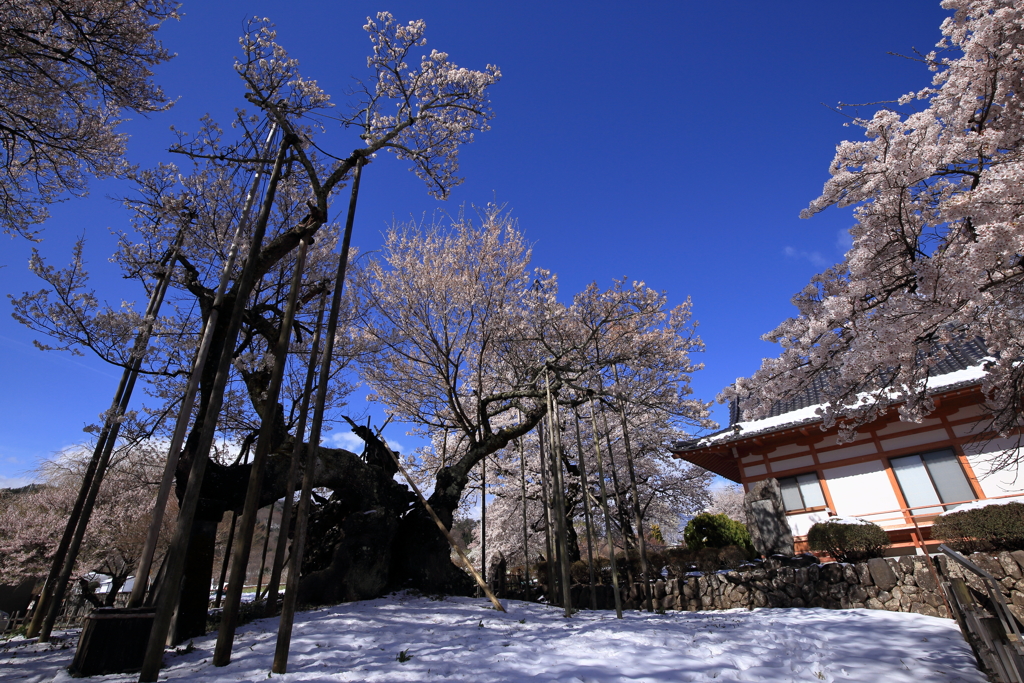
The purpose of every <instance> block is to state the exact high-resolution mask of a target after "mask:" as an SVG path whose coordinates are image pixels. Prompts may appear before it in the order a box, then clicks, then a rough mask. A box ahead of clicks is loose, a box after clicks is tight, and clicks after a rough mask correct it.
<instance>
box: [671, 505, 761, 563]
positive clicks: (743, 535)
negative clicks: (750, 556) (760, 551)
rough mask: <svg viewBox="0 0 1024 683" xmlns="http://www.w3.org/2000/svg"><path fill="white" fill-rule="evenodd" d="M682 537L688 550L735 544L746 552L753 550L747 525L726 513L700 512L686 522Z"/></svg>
mask: <svg viewBox="0 0 1024 683" xmlns="http://www.w3.org/2000/svg"><path fill="white" fill-rule="evenodd" d="M683 539H684V540H685V541H686V547H687V548H689V549H690V550H702V549H704V548H725V547H726V546H730V545H735V546H739V547H740V548H743V549H744V550H746V551H747V552H748V553H753V552H754V546H753V544H752V543H751V542H750V532H748V531H747V527H745V526H744V525H743V524H741V523H740V522H737V521H736V520H733V519H729V517H728V516H726V515H713V514H711V513H710V512H702V513H701V514H699V515H697V516H696V517H694V518H693V519H691V520H690V521H689V522H687V523H686V528H685V529H684V530H683Z"/></svg>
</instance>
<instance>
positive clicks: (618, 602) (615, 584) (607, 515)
mask: <svg viewBox="0 0 1024 683" xmlns="http://www.w3.org/2000/svg"><path fill="white" fill-rule="evenodd" d="M590 421H591V423H592V424H593V430H594V453H595V454H596V455H597V477H598V479H597V480H598V481H599V482H600V484H601V509H602V510H603V511H604V528H605V534H606V535H607V537H608V563H609V566H610V568H611V571H612V592H613V593H614V594H615V616H616V617H617V618H619V619H621V618H622V595H621V594H620V591H619V569H618V567H617V566H616V564H615V544H614V543H612V515H611V512H609V510H608V492H607V490H606V489H605V482H604V463H603V462H602V460H601V439H600V436H599V434H598V431H597V415H596V413H595V412H594V397H593V396H591V397H590Z"/></svg>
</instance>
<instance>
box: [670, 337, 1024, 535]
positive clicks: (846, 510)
mask: <svg viewBox="0 0 1024 683" xmlns="http://www.w3.org/2000/svg"><path fill="white" fill-rule="evenodd" d="M984 357H985V356H984V348H983V347H982V346H981V345H980V344H977V343H972V344H968V345H967V346H965V347H961V348H959V349H957V350H956V351H955V352H952V353H950V355H949V356H948V357H947V358H945V359H943V361H942V362H941V363H940V364H939V365H938V366H937V367H936V369H935V370H934V371H933V372H932V376H931V377H930V378H929V385H930V386H931V387H932V388H933V391H934V394H933V396H934V400H935V404H936V406H937V407H936V410H935V411H934V412H932V413H931V414H930V415H928V417H927V418H925V419H924V420H923V421H921V422H920V423H913V422H902V421H900V419H899V416H898V415H897V411H896V410H895V409H891V410H889V412H888V414H886V415H885V416H883V417H881V418H879V419H877V420H875V421H874V422H871V423H869V424H865V425H863V426H861V427H860V428H858V429H857V432H856V438H855V440H854V441H852V442H847V443H842V444H840V443H838V441H837V433H838V427H835V426H833V427H832V428H830V429H826V430H822V429H821V425H822V419H821V417H820V415H819V413H818V410H819V408H820V407H821V399H820V395H819V391H818V389H819V387H811V388H810V389H808V390H807V391H805V392H803V394H801V395H800V396H798V397H796V398H795V399H793V400H790V401H787V402H785V403H782V404H780V405H776V406H774V408H773V410H772V411H771V414H770V415H768V416H767V417H765V418H763V419H759V420H751V421H742V420H741V419H740V417H741V416H740V414H739V412H740V411H739V409H738V408H737V407H736V406H735V405H733V406H732V410H731V411H730V412H731V416H730V417H731V419H730V425H729V427H728V428H726V429H723V430H721V431H719V432H716V433H714V434H711V435H708V436H705V437H703V438H699V439H695V440H691V441H685V442H679V443H676V444H674V445H673V447H672V451H673V455H674V456H675V457H677V458H681V459H683V460H687V461H689V462H691V463H693V464H695V465H699V466H700V467H704V468H706V469H708V470H711V471H712V472H714V473H716V474H718V475H721V476H722V477H724V478H726V479H729V480H731V481H734V482H737V483H739V484H742V485H743V488H744V490H745V491H746V490H749V489H750V487H751V485H753V484H754V483H755V482H758V481H760V480H762V479H767V478H769V477H775V478H776V479H778V481H779V484H780V485H781V487H782V494H783V503H784V505H785V508H786V514H787V517H788V519H789V523H790V526H791V527H792V530H793V536H794V539H795V540H796V548H797V551H802V550H806V549H807V541H806V537H807V530H808V529H809V528H810V526H811V525H812V524H814V522H816V521H821V520H824V519H827V518H828V517H829V516H830V515H831V514H836V515H839V516H841V517H859V518H863V519H866V520H868V521H872V522H875V523H876V524H879V525H880V526H882V527H883V528H884V529H886V530H887V531H888V533H889V536H890V539H891V540H892V541H893V547H892V549H891V550H890V554H894V555H901V554H908V553H914V552H918V553H920V552H923V551H924V550H925V548H927V550H928V551H929V552H932V551H934V549H935V546H937V545H938V542H937V541H936V542H934V543H933V542H932V541H931V539H930V535H929V531H930V529H931V525H932V522H933V521H934V519H935V517H936V516H937V515H938V514H939V513H941V512H942V511H943V510H949V509H953V508H955V507H957V506H959V505H962V504H964V503H970V502H974V501H977V500H984V499H989V498H1007V497H1011V496H1012V497H1016V496H1024V476H1021V477H1018V476H1017V472H1016V470H1015V468H1012V467H1011V468H1009V469H1008V470H1002V471H994V470H993V467H992V465H993V460H994V458H995V456H998V455H1000V454H1002V453H1004V452H1006V450H1007V449H1008V448H1012V447H1015V446H1016V445H1017V438H1016V437H1015V436H1014V437H1011V438H1009V439H1000V438H997V437H996V436H995V435H993V434H987V433H985V432H984V428H985V426H986V425H987V421H986V420H985V419H984V414H983V410H982V406H981V404H982V400H983V396H982V392H981V381H982V378H983V377H984ZM1022 455H1024V454H1022ZM1022 474H1024V473H1022ZM1021 501H1022V502H1024V498H1022V499H1021Z"/></svg>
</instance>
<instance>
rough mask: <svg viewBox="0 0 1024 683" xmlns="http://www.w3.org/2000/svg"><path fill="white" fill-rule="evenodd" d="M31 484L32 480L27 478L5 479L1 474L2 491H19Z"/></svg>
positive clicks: (0, 486)
mask: <svg viewBox="0 0 1024 683" xmlns="http://www.w3.org/2000/svg"><path fill="white" fill-rule="evenodd" d="M31 483H32V480H31V479H29V478H27V477H5V476H4V475H2V474H0V489H17V488H21V487H22V486H28V485H29V484H31Z"/></svg>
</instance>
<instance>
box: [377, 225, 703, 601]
mask: <svg viewBox="0 0 1024 683" xmlns="http://www.w3.org/2000/svg"><path fill="white" fill-rule="evenodd" d="M529 260H530V250H529V247H528V245H527V244H526V242H525V240H524V238H523V236H522V234H521V233H520V231H519V230H518V228H517V225H516V222H515V221H514V220H513V219H512V218H511V216H510V215H509V214H508V213H506V212H504V211H503V209H502V207H499V206H495V205H489V206H487V207H485V208H484V209H482V210H481V212H480V216H479V219H478V220H473V218H472V217H470V216H469V215H467V213H466V212H465V211H463V212H460V213H459V214H458V215H456V216H455V217H453V218H452V220H451V224H450V225H448V226H445V225H443V224H440V223H434V224H431V225H418V224H410V225H402V226H395V227H394V228H393V229H392V230H390V231H389V232H388V234H387V235H386V240H385V245H384V248H383V249H382V251H381V254H380V256H379V257H377V258H371V259H370V260H369V261H368V263H366V264H365V266H364V268H363V270H362V272H361V273H360V275H359V277H358V279H357V282H358V286H359V293H360V298H361V300H362V302H363V303H362V306H361V309H362V310H363V311H364V314H363V316H362V317H361V318H360V320H359V325H358V327H357V334H359V335H360V336H362V337H363V338H364V340H365V342H366V343H367V344H368V346H369V348H370V352H369V353H367V354H366V356H365V358H364V359H363V360H362V362H361V363H360V372H361V374H362V376H363V378H364V380H365V381H366V382H367V384H368V385H369V386H370V387H371V388H372V389H373V390H374V392H375V394H374V398H375V399H376V400H379V401H380V402H381V403H383V404H384V405H385V406H386V407H387V410H388V411H389V412H390V413H391V414H393V415H394V416H395V417H396V418H398V419H401V420H404V421H407V422H410V423H412V424H414V425H416V426H417V427H418V429H419V430H421V432H422V433H423V434H424V435H426V436H428V437H430V438H432V439H433V440H434V441H435V446H434V447H433V448H432V449H431V450H430V451H429V452H428V453H426V454H425V456H426V457H424V458H423V459H422V460H421V461H419V463H417V466H418V467H419V469H420V472H421V476H423V477H424V478H425V479H427V480H428V481H429V483H430V484H432V489H433V493H432V494H431V496H430V498H429V503H430V505H431V506H432V507H433V508H434V509H435V510H436V511H437V512H438V515H439V516H440V517H441V518H442V520H444V521H445V523H446V525H448V526H450V525H451V523H452V519H453V516H454V513H455V511H456V510H457V509H458V508H459V505H460V503H461V501H462V500H463V496H464V494H465V493H466V490H467V486H469V485H470V481H471V476H472V472H473V470H474V468H475V467H476V466H477V465H479V464H480V463H481V462H482V461H483V460H484V459H485V458H490V457H491V456H493V455H494V454H497V453H499V451H502V449H506V452H507V449H508V448H509V446H510V444H511V443H512V442H513V440H515V439H518V438H520V437H522V436H524V435H526V434H527V433H529V432H531V431H532V430H533V429H534V428H535V427H536V426H537V424H538V423H539V422H540V420H541V418H542V417H544V415H545V414H546V412H547V408H546V404H545V391H546V387H545V371H546V370H547V371H548V372H550V373H552V377H553V379H552V383H551V386H552V391H553V392H554V393H555V395H556V396H557V397H558V398H557V400H558V402H559V403H560V404H562V405H567V406H571V405H579V404H582V403H583V402H585V401H586V393H585V391H584V390H583V387H585V386H587V385H588V384H593V386H594V390H595V391H601V392H604V389H602V388H601V385H600V383H599V382H597V381H596V379H594V377H595V373H599V372H601V371H607V373H608V374H609V376H611V367H612V366H613V365H615V364H620V365H621V368H622V371H623V373H626V372H627V368H628V369H629V370H628V372H629V376H630V377H631V378H632V377H635V378H640V377H643V378H644V379H645V381H646V380H651V381H652V382H654V383H656V384H658V385H659V386H658V388H650V389H647V390H645V392H644V393H643V397H642V400H638V401H637V403H636V405H637V406H643V405H644V402H648V403H652V404H653V403H654V402H655V399H654V396H655V395H656V394H657V395H660V397H661V398H660V399H659V400H665V401H667V403H666V405H671V414H673V415H674V416H676V417H678V418H679V419H681V420H688V421H689V422H691V423H692V424H695V425H706V424H709V422H708V420H707V414H708V413H707V405H706V404H704V403H702V402H700V401H696V400H694V399H691V398H688V397H687V395H688V394H689V391H690V389H689V373H691V372H693V371H695V370H697V369H699V366H698V365H696V364H692V363H691V362H690V359H689V354H690V353H691V352H693V351H698V350H700V349H701V348H702V344H701V342H700V340H699V338H698V337H697V336H696V334H695V331H694V328H693V326H692V325H691V324H690V323H689V321H688V318H689V304H688V303H686V304H683V305H681V306H679V307H677V308H675V309H671V310H667V305H666V299H665V295H664V294H662V293H659V292H655V291H653V290H651V289H650V288H648V287H646V286H645V285H644V284H643V283H642V282H637V283H632V284H627V283H626V282H622V281H620V282H616V283H615V284H614V285H613V286H612V287H611V288H609V289H607V290H601V289H599V288H598V287H597V286H596V285H594V286H591V287H588V288H587V289H586V290H584V291H583V292H581V293H580V294H578V295H577V296H576V297H574V298H573V301H572V304H571V305H568V306H566V305H564V304H562V303H560V302H559V301H558V298H557V295H558V290H557V279H556V278H555V277H554V276H553V275H552V274H551V273H549V272H547V271H544V270H543V269H535V270H531V269H530V267H529ZM604 393H606V392H604ZM637 396H638V399H639V398H640V393H638V394H637ZM662 408H664V406H662ZM660 446H661V444H660V443H659V447H660ZM499 462H500V459H499ZM396 539H397V541H396V542H398V543H399V544H400V546H401V547H403V548H418V549H422V551H421V552H420V551H418V552H416V553H409V554H403V556H402V557H399V558H396V560H395V561H394V562H393V565H392V566H393V567H395V566H397V567H399V571H400V572H401V573H402V575H403V576H407V577H409V580H410V581H424V582H427V581H429V582H434V581H437V582H439V583H442V584H443V583H445V582H450V584H451V585H461V584H462V583H464V581H465V579H464V577H463V576H462V575H461V574H456V573H454V572H452V564H451V562H450V561H449V560H448V555H449V551H448V547H447V544H446V543H445V542H444V539H443V538H442V537H441V536H440V534H438V533H437V531H436V530H435V529H434V526H433V522H432V521H431V520H430V519H429V518H428V517H427V515H426V514H425V513H422V512H421V511H419V510H414V512H413V513H412V514H409V515H407V516H405V517H404V518H403V519H402V522H401V525H400V526H399V528H398V530H397V532H396ZM425 557H430V558H433V559H431V560H430V561H429V562H425V561H424V558H425ZM404 558H408V561H409V562H410V565H411V562H412V560H415V561H416V565H415V566H406V565H403V564H402V563H403V562H405V561H406V560H405V559H404ZM428 577H435V578H428Z"/></svg>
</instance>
